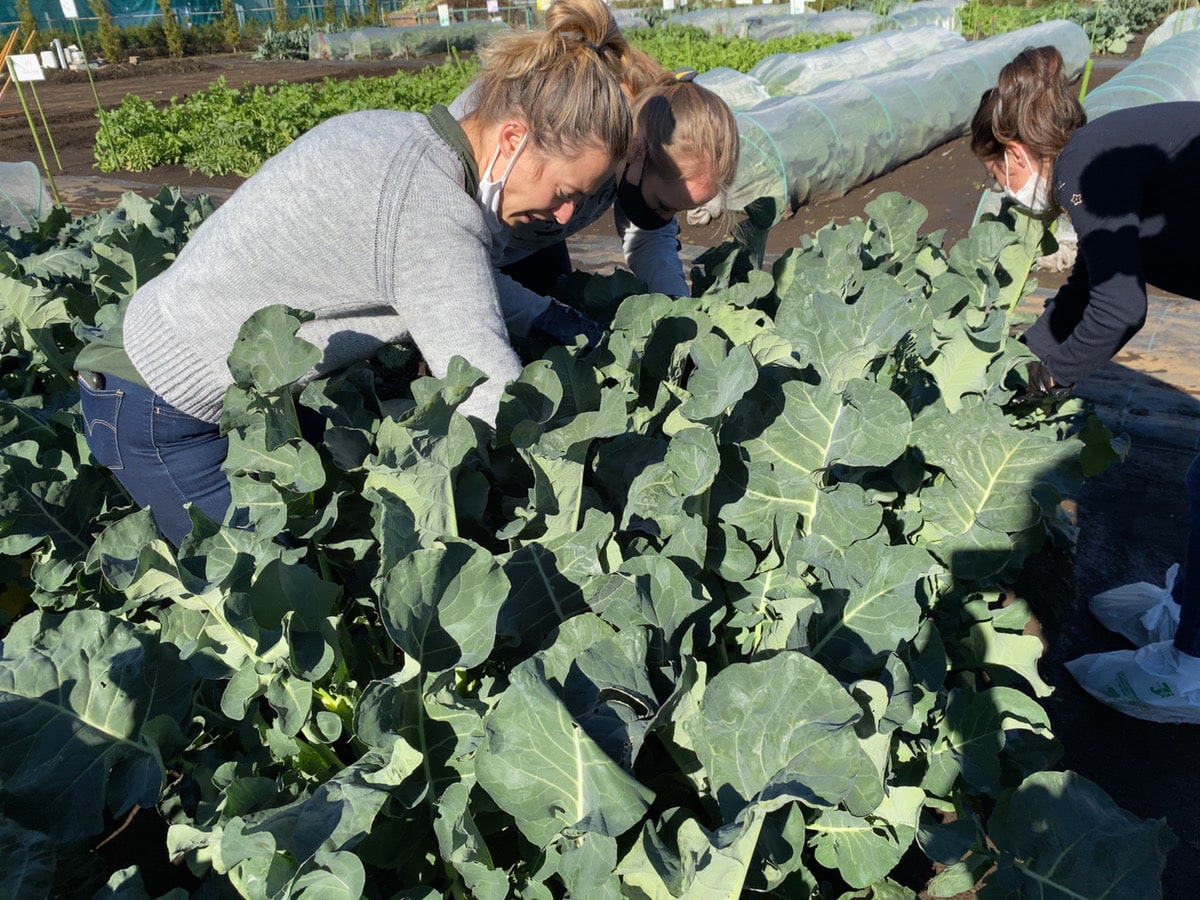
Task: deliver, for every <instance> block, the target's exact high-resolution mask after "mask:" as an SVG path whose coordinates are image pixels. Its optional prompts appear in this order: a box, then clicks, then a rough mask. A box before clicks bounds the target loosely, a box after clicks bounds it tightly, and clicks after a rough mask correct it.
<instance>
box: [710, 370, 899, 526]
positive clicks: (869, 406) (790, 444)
mask: <svg viewBox="0 0 1200 900" xmlns="http://www.w3.org/2000/svg"><path fill="white" fill-rule="evenodd" d="M910 428H911V418H910V416H909V413H908V410H907V408H906V407H905V406H904V403H903V401H902V400H901V399H900V397H899V396H897V395H896V394H894V393H893V392H891V391H890V390H888V389H887V388H884V387H882V386H881V385H878V384H875V383H874V382H870V381H864V380H856V381H852V382H850V383H848V384H847V385H846V387H845V390H844V392H842V393H839V392H837V391H834V390H833V389H831V388H830V387H828V386H827V385H824V384H821V385H811V384H808V383H806V382H802V381H795V380H786V381H784V382H783V383H782V384H780V383H778V381H774V380H772V381H763V380H760V382H759V387H758V388H756V389H755V390H753V391H751V392H750V393H749V394H748V395H747V397H746V400H745V401H743V403H742V404H740V405H739V408H738V409H737V410H736V411H735V414H734V417H733V419H732V420H731V422H730V424H729V426H728V427H727V428H725V429H724V430H723V431H722V438H723V439H724V440H726V441H737V442H738V444H739V446H740V448H741V452H740V454H738V456H737V457H735V456H733V455H732V453H731V452H730V451H728V450H726V451H725V457H724V463H725V464H724V465H723V466H722V470H721V474H720V476H718V487H717V489H716V490H715V491H714V494H715V495H716V496H717V497H719V498H720V500H721V501H723V502H722V505H721V506H720V508H719V511H718V514H719V516H720V518H721V519H722V520H724V521H726V522H728V523H729V524H731V525H734V526H736V527H738V528H740V529H742V530H743V531H745V532H746V534H747V535H749V536H750V537H751V539H752V540H754V542H755V543H757V544H759V545H760V546H766V545H769V544H770V543H771V542H772V541H773V540H774V537H775V534H774V532H775V531H776V530H778V531H779V533H780V537H781V538H782V537H784V536H785V535H787V534H788V533H789V532H788V531H785V530H784V526H785V525H786V524H787V523H789V522H790V521H791V520H792V519H793V517H797V516H798V517H800V519H801V520H802V524H801V527H802V530H804V531H808V530H810V524H809V523H811V522H812V521H813V520H814V519H815V517H816V515H817V507H818V505H819V504H820V503H822V502H824V501H825V499H826V495H825V493H824V491H823V490H822V485H821V480H822V477H823V475H824V473H825V472H826V471H827V470H828V469H829V468H830V467H831V466H833V465H835V464H842V465H852V466H884V465H887V464H888V463H890V462H892V461H893V460H895V459H896V458H897V457H899V456H900V455H901V454H902V453H903V452H904V448H905V446H906V445H907V441H908V434H909V430H910ZM723 449H724V448H723ZM789 530H790V528H789Z"/></svg>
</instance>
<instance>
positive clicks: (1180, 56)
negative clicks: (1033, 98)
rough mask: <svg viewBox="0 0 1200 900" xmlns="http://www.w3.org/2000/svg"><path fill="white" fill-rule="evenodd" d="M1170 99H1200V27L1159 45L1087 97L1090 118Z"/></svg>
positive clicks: (1085, 99) (1085, 100)
mask: <svg viewBox="0 0 1200 900" xmlns="http://www.w3.org/2000/svg"><path fill="white" fill-rule="evenodd" d="M1166 100H1200V31H1195V30H1193V31H1183V32H1180V33H1179V34H1177V35H1175V36H1174V37H1171V38H1169V39H1168V40H1166V41H1163V42H1162V43H1160V44H1158V45H1157V46H1155V47H1154V48H1153V49H1152V50H1150V51H1148V52H1143V53H1142V55H1141V56H1140V57H1138V58H1137V59H1136V60H1134V61H1133V62H1131V63H1130V64H1129V65H1127V66H1126V67H1125V68H1124V69H1122V70H1121V71H1120V72H1118V73H1117V74H1116V75H1114V76H1113V77H1112V78H1110V79H1109V80H1108V81H1106V82H1104V84H1102V85H1100V87H1098V88H1096V89H1095V90H1093V91H1091V92H1090V93H1088V94H1087V95H1086V96H1085V97H1084V98H1083V108H1084V111H1085V112H1087V114H1088V118H1089V119H1095V118H1098V117H1100V116H1102V115H1104V114H1105V113H1108V112H1112V111H1113V110H1114V109H1126V108H1127V107H1131V106H1145V105H1146V104H1147V103H1162V102H1163V101H1166Z"/></svg>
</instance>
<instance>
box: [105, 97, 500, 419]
mask: <svg viewBox="0 0 1200 900" xmlns="http://www.w3.org/2000/svg"><path fill="white" fill-rule="evenodd" d="M464 184H465V178H464V174H463V164H462V162H461V161H460V159H459V157H458V156H457V155H456V153H455V152H454V151H453V150H452V149H451V148H450V147H449V146H448V145H447V144H446V142H445V141H444V140H442V138H440V137H439V136H438V135H437V134H436V132H435V131H434V130H433V128H432V127H431V126H430V124H429V122H428V120H427V119H426V118H425V116H423V115H420V114H417V113H401V112H394V111H385V110H376V111H370V112H360V113H351V114H348V115H343V116H338V117H336V118H333V119H330V120H328V121H326V122H324V123H323V124H321V125H318V126H317V127H316V128H314V129H312V130H311V131H309V132H308V133H306V134H305V135H303V136H302V137H300V138H299V139H298V140H297V141H296V142H295V143H293V144H292V145H291V146H289V147H288V148H287V149H285V150H284V151H282V152H281V153H279V154H278V155H276V156H275V157H273V158H271V159H270V160H268V161H267V163H266V164H265V165H264V166H263V167H262V169H261V170H260V171H259V172H258V173H257V174H255V175H254V176H253V177H252V178H250V179H249V180H247V181H246V182H245V183H244V184H242V186H241V187H239V188H238V190H237V191H235V192H234V194H233V196H232V197H230V198H229V200H227V201H226V202H225V203H224V204H222V205H221V207H220V208H219V209H218V210H217V211H216V212H215V213H214V214H213V215H212V217H211V218H210V219H209V220H208V221H206V222H205V223H204V225H203V226H201V227H200V228H199V229H198V230H197V232H196V234H195V235H194V236H193V237H192V239H191V240H190V241H189V242H188V244H187V245H186V246H185V247H184V248H183V250H182V252H181V253H180V254H179V258H178V259H177V260H176V261H175V263H174V264H172V265H171V266H170V268H168V269H167V270H166V271H165V272H163V273H162V274H161V275H159V276H157V277H156V278H154V279H153V280H151V281H149V282H147V283H146V284H145V285H144V286H142V287H141V288H140V289H139V290H138V291H137V293H136V294H135V295H134V296H133V298H132V299H131V300H130V303H129V308H128V310H127V312H126V316H125V322H124V340H125V350H126V352H127V353H128V354H129V358H130V360H131V361H132V362H133V364H134V366H135V367H136V368H137V370H138V372H139V373H140V374H141V376H142V377H143V378H144V379H145V380H146V383H147V384H148V385H149V386H150V387H151V388H152V389H153V390H155V391H156V392H158V393H159V394H161V395H162V396H163V397H164V398H166V399H167V400H168V401H169V402H170V403H172V404H173V405H175V406H176V407H178V408H179V409H181V410H182V411H184V412H186V413H189V414H190V415H193V416H196V417H198V418H200V419H203V420H205V421H208V422H214V423H215V422H217V421H218V420H219V418H220V414H221V406H222V402H223V398H224V394H225V389H226V388H227V387H228V386H229V385H230V384H231V383H232V378H231V377H230V374H229V369H228V366H227V364H226V358H227V357H228V355H229V352H230V350H231V349H232V347H233V344H234V340H235V339H236V337H237V334H238V330H239V329H240V328H241V326H242V323H243V322H244V321H245V320H246V319H247V318H248V317H249V316H250V315H251V314H253V313H254V312H256V311H257V310H259V309H261V308H262V307H265V306H269V305H271V304H276V303H282V304H287V305H288V306H292V307H296V308H298V309H304V310H309V311H311V312H313V313H315V314H316V318H315V319H314V320H313V321H311V322H308V323H306V324H305V325H304V326H303V327H302V328H301V329H300V336H301V337H303V338H304V339H305V340H308V341H310V342H312V343H313V344H316V345H317V346H318V347H319V348H320V349H321V352H322V358H321V360H320V362H319V363H318V364H317V365H316V366H315V367H314V369H313V370H312V371H311V372H310V373H309V374H308V376H307V378H306V379H305V380H310V379H311V378H314V377H316V376H317V375H318V374H324V373H327V372H330V371H334V370H336V369H338V368H341V367H343V366H345V365H347V364H349V363H351V362H354V361H356V360H361V359H366V358H368V357H370V356H371V355H372V354H374V353H375V351H376V350H378V349H379V347H380V346H382V345H383V344H385V343H392V342H397V341H404V340H411V341H412V343H414V344H415V345H416V346H417V348H418V349H419V350H420V352H421V354H422V356H423V357H424V359H425V361H426V362H427V363H428V364H429V367H430V370H431V371H432V372H433V373H434V374H435V375H437V376H438V377H441V376H444V375H445V374H446V370H447V366H448V364H449V362H450V359H451V357H453V356H455V355H459V356H462V357H464V358H465V359H466V360H467V361H468V362H470V363H471V364H472V365H473V366H475V367H476V368H478V369H480V370H481V371H483V372H484V373H485V374H486V375H487V376H488V380H487V381H486V382H485V383H483V384H482V385H480V386H479V387H477V388H476V389H475V393H474V394H473V395H472V396H471V397H470V399H469V400H467V401H466V402H465V403H464V404H463V405H462V406H461V407H460V409H461V410H462V412H463V413H465V414H467V415H474V416H477V417H479V418H481V419H484V420H486V421H488V422H494V421H495V417H496V411H497V409H498V407H499V401H500V395H501V393H502V392H503V390H504V386H505V384H506V383H507V382H509V381H510V380H512V379H513V378H515V377H516V376H517V375H518V374H520V371H521V366H520V362H519V361H518V359H517V357H516V354H514V353H513V350H512V348H511V346H510V345H509V342H508V335H507V331H506V329H505V325H504V319H503V317H502V316H501V314H500V305H499V300H498V298H497V293H496V284H495V281H494V278H493V273H492V267H491V257H490V252H491V238H490V235H489V234H488V230H487V227H486V225H485V224H484V221H483V217H482V215H481V214H480V211H479V207H478V205H477V204H476V202H475V198H474V197H472V196H471V195H470V194H468V193H467V192H466V189H465V187H464Z"/></svg>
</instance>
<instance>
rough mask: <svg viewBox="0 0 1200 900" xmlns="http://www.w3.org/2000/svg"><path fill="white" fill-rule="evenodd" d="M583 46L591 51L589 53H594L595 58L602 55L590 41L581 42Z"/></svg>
mask: <svg viewBox="0 0 1200 900" xmlns="http://www.w3.org/2000/svg"><path fill="white" fill-rule="evenodd" d="M583 46H585V47H587V48H588V49H589V50H591V51H592V52H593V53H595V54H596V55H597V56H600V55H601V53H602V51H601V50H600V48H599V47H597V46H596V45H595V44H593V43H592V42H591V41H588V40H585V41H584V42H583Z"/></svg>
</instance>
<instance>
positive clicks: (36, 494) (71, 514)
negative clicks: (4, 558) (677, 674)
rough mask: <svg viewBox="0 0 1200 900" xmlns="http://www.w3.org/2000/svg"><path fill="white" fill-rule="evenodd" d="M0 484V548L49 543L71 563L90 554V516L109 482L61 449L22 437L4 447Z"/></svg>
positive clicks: (12, 551) (23, 549) (0, 454)
mask: <svg viewBox="0 0 1200 900" xmlns="http://www.w3.org/2000/svg"><path fill="white" fill-rule="evenodd" d="M0 488H2V489H0V552H3V553H8V554H12V555H14V556H16V555H20V554H22V553H25V552H26V551H28V550H31V549H32V548H34V547H37V546H46V545H49V546H51V547H53V548H54V551H55V554H56V558H57V560H58V561H59V562H60V563H70V562H73V561H78V560H81V559H83V557H84V555H85V554H86V553H87V550H88V547H89V546H90V544H91V541H90V536H89V530H90V528H91V516H92V515H93V514H94V513H95V511H96V508H97V507H98V506H99V504H100V502H101V500H102V498H105V497H107V496H108V493H109V491H110V490H111V483H110V482H109V479H108V476H107V474H105V473H103V472H101V471H99V470H97V469H92V468H82V469H81V468H79V466H78V461H77V460H76V459H74V458H72V457H71V456H70V455H69V454H67V453H65V452H63V451H62V450H60V449H58V448H54V447H49V448H43V447H40V446H39V445H38V444H37V443H35V442H34V441H29V440H22V441H15V442H13V443H11V444H9V445H8V446H6V447H3V448H0Z"/></svg>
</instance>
